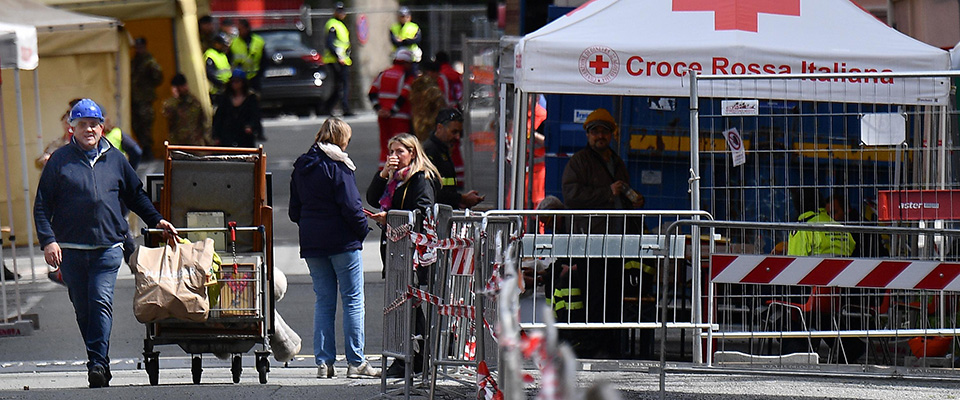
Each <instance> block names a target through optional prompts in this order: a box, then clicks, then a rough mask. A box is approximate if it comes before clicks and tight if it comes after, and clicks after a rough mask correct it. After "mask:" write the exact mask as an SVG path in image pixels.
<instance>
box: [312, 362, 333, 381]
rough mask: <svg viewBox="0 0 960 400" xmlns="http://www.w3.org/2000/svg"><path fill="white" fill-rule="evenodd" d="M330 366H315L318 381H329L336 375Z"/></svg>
mask: <svg viewBox="0 0 960 400" xmlns="http://www.w3.org/2000/svg"><path fill="white" fill-rule="evenodd" d="M336 374H337V373H336V371H334V369H333V366H332V365H327V364H320V365H319V366H317V378H318V379H330V378H333V377H334V376H335V375H336Z"/></svg>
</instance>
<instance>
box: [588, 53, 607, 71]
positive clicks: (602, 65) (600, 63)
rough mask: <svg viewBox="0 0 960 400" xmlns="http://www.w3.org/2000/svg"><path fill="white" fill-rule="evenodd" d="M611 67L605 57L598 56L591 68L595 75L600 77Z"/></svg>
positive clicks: (592, 62)
mask: <svg viewBox="0 0 960 400" xmlns="http://www.w3.org/2000/svg"><path fill="white" fill-rule="evenodd" d="M609 66H610V63H608V62H606V61H604V59H603V56H601V55H599V54H597V57H596V58H594V59H593V61H590V68H593V71H594V73H595V74H597V75H600V74H602V73H603V70H605V69H607V67H609Z"/></svg>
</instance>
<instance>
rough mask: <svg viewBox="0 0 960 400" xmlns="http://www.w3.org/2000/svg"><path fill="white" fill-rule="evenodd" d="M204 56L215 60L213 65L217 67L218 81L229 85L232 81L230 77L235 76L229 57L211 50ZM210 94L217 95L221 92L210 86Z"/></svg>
mask: <svg viewBox="0 0 960 400" xmlns="http://www.w3.org/2000/svg"><path fill="white" fill-rule="evenodd" d="M203 56H204V57H205V59H206V58H209V59H211V60H213V65H215V66H217V80H218V81H220V82H223V83H227V82H228V81H229V80H230V76H231V75H233V71H231V70H230V60H229V59H227V55H226V54H223V53H221V52H219V51H217V49H214V48H209V49H207V51H205V52H204V53H203ZM210 93H213V94H217V93H220V90H219V89H218V88H217V87H216V86H213V85H210Z"/></svg>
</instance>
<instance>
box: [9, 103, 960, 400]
mask: <svg viewBox="0 0 960 400" xmlns="http://www.w3.org/2000/svg"><path fill="white" fill-rule="evenodd" d="M347 121H348V122H349V123H350V124H351V125H352V126H353V129H354V133H353V140H352V142H351V145H350V147H349V148H348V149H347V150H348V151H349V152H350V154H351V157H352V158H353V159H354V160H355V162H356V164H357V165H358V169H357V171H356V175H357V181H358V186H359V189H360V191H361V193H364V192H365V190H366V187H367V184H368V183H369V180H370V178H371V177H372V176H373V174H374V173H375V172H376V158H377V155H378V154H379V150H378V149H377V140H378V139H377V127H376V119H375V117H374V115H373V114H369V113H368V114H362V115H360V116H358V117H352V118H348V119H347ZM322 122H323V120H322V119H320V118H306V119H295V118H289V117H283V118H278V119H273V120H269V121H265V126H266V127H267V137H268V141H267V142H266V143H264V147H265V149H266V151H267V154H268V170H269V171H271V172H272V173H273V183H274V185H273V188H274V189H273V194H274V207H275V232H276V233H275V242H276V245H275V247H274V250H275V256H276V261H275V267H276V268H277V269H279V270H281V271H283V272H284V273H285V274H286V276H287V277H288V290H287V294H286V296H285V298H284V299H283V300H281V301H279V302H278V303H277V310H278V312H279V313H280V314H281V315H282V316H283V317H284V319H285V320H286V321H287V323H288V324H289V325H290V326H291V327H292V328H293V329H294V331H296V332H297V333H298V334H299V335H300V336H301V338H302V339H303V343H302V349H301V351H300V353H299V355H298V356H297V357H296V358H295V359H294V360H292V361H290V362H289V363H286V364H282V363H279V362H277V361H276V360H273V359H271V361H272V366H271V371H270V373H269V375H268V382H267V384H263V385H261V384H259V382H258V380H257V373H256V371H255V369H254V368H253V361H254V359H253V355H252V352H251V353H250V354H246V355H244V357H243V366H244V370H243V372H242V374H241V381H240V383H239V384H233V383H231V373H230V364H229V362H228V361H223V360H219V359H217V358H216V357H214V356H212V355H204V357H203V369H204V370H203V377H202V381H201V384H200V385H193V384H192V377H191V372H190V358H189V355H188V354H185V353H184V352H183V351H182V350H180V349H179V348H177V347H176V346H159V347H157V350H159V351H160V352H161V354H160V379H159V385H158V386H149V383H148V378H147V374H146V372H145V371H144V370H143V369H142V362H141V352H142V351H143V338H144V326H143V325H142V324H139V323H138V322H137V321H136V320H135V319H134V317H133V313H132V312H131V308H132V307H131V306H132V298H133V292H134V288H133V276H132V275H131V274H130V272H129V270H127V268H126V267H121V271H120V275H119V277H118V282H117V289H116V294H115V296H116V297H115V301H114V304H115V313H114V317H115V324H114V331H113V335H112V341H111V352H110V355H111V359H112V364H111V369H112V371H113V375H114V379H113V381H112V382H111V387H110V388H103V389H97V390H93V389H87V388H86V386H87V380H86V372H85V371H86V368H85V366H84V362H85V359H86V356H85V354H84V352H83V345H82V342H81V341H80V335H79V333H78V331H77V328H76V322H75V320H74V317H73V310H72V307H71V306H70V303H69V299H68V296H67V292H66V289H65V288H63V287H61V286H58V285H56V284H54V283H52V282H50V281H48V280H47V279H46V277H45V272H46V266H45V265H43V259H42V254H39V251H37V254H35V257H34V258H35V260H34V268H35V271H36V272H37V276H38V277H39V279H37V281H35V282H34V281H31V280H30V279H29V278H30V276H31V275H30V273H29V270H28V268H29V260H28V257H27V256H26V253H27V252H26V250H25V249H23V248H21V249H18V250H19V251H18V254H17V255H18V268H19V269H20V271H21V275H23V276H24V278H25V282H24V283H23V284H22V285H21V286H20V296H21V298H22V299H23V302H22V303H21V304H20V308H21V310H22V312H23V313H24V314H36V315H37V316H38V317H39V329H37V330H35V331H34V332H33V334H32V335H30V336H15V337H3V338H0V399H78V398H90V397H94V396H96V397H102V398H123V399H161V398H162V399H172V398H233V399H260V398H277V399H283V398H321V399H365V398H371V397H375V396H377V395H378V394H379V393H380V389H381V388H380V380H379V379H347V378H345V377H344V375H345V374H346V363H345V361H344V360H343V355H342V354H341V355H340V356H339V358H338V361H337V364H336V366H335V368H336V373H337V377H336V378H334V379H329V380H327V379H316V377H315V374H316V366H315V363H314V362H313V357H312V352H313V351H312V348H313V346H312V337H313V326H312V320H313V315H312V311H313V301H314V294H313V291H312V285H311V281H310V277H309V275H307V269H306V265H305V264H304V263H303V261H302V260H301V259H300V257H299V248H298V245H297V227H296V225H295V224H293V223H291V222H290V221H289V219H288V218H287V216H286V214H287V207H286V204H287V201H288V195H289V190H288V189H287V188H288V187H289V177H290V172H291V171H292V165H293V161H294V160H295V159H296V157H297V156H298V155H299V154H301V153H302V152H304V151H305V150H306V149H307V148H308V147H309V146H310V144H311V143H312V141H313V137H314V135H315V133H316V130H317V129H318V128H319V126H320V124H321V123H322ZM159 171H162V165H161V164H160V163H159V162H152V163H148V164H146V165H144V166H143V167H142V168H141V171H140V172H141V173H144V174H146V173H153V172H159ZM374 229H375V230H374V231H373V232H371V233H370V235H369V236H368V238H367V241H366V242H365V245H364V250H363V264H364V270H365V274H364V278H365V290H366V310H367V313H366V354H367V357H368V359H369V360H371V362H372V363H373V364H374V365H377V366H379V365H380V363H381V360H380V356H379V353H380V348H381V344H380V339H381V337H382V335H383V327H382V318H381V317H382V310H383V305H384V299H383V281H382V279H381V278H380V256H379V248H378V246H377V238H378V237H379V232H378V231H377V230H376V228H375V226H374ZM3 254H4V256H5V257H6V258H7V261H8V265H9V264H10V261H11V260H10V259H9V258H10V256H11V254H10V252H9V251H4V253H3ZM13 295H14V291H13V290H12V289H10V288H8V290H7V297H8V298H7V301H8V307H9V308H11V309H12V310H13V311H12V312H8V314H15V313H16V308H15V306H14V303H13V298H12V296H13ZM8 316H9V315H8ZM339 323H340V322H339V319H338V326H339ZM337 340H338V343H340V344H341V346H342V343H343V338H342V333H341V332H339V329H338V339H337ZM669 367H670V369H669V370H668V373H667V375H666V398H670V399H750V400H752V399H821V398H837V399H893V398H896V399H948V398H960V390H958V389H960V384H958V383H957V382H956V381H950V380H942V381H933V380H908V379H903V378H900V379H896V378H883V379H872V378H859V377H853V376H851V375H846V376H823V375H822V374H800V375H797V374H793V375H785V374H776V373H756V372H754V373H748V374H737V373H730V372H724V371H720V370H716V369H706V368H694V367H692V366H690V365H689V364H682V363H680V364H675V363H671V364H669ZM527 368H528V372H529V373H531V374H533V375H536V369H535V368H534V367H533V366H532V365H527ZM657 371H659V369H658V364H657V363H654V362H638V361H610V360H582V362H581V364H580V365H579V371H578V373H577V380H578V384H579V385H580V386H581V387H584V388H586V387H590V386H592V385H594V384H597V383H603V384H606V385H608V386H609V387H610V388H612V389H615V390H616V391H617V392H618V393H619V394H620V395H621V396H622V398H626V399H634V398H636V399H656V398H660V397H659V396H660V393H659V374H658V373H657ZM464 379H467V380H468V381H469V380H472V379H473V378H472V377H469V376H467V377H464ZM441 385H442V387H443V388H445V389H446V391H445V392H444V393H442V394H441V395H440V396H439V397H440V398H450V399H459V398H475V396H476V394H475V387H472V386H469V385H466V386H465V385H461V384H458V383H456V382H452V381H444V382H441ZM392 387H396V382H393V385H392ZM537 389H538V388H537V384H536V383H532V384H528V387H527V394H528V395H529V396H530V397H531V398H532V396H534V395H535V393H536V391H537ZM420 393H421V394H423V392H420Z"/></svg>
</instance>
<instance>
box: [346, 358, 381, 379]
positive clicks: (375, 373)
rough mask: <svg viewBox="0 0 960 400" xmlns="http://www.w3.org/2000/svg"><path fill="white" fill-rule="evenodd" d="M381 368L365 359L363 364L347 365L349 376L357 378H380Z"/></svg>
mask: <svg viewBox="0 0 960 400" xmlns="http://www.w3.org/2000/svg"><path fill="white" fill-rule="evenodd" d="M379 377H380V369H379V368H374V367H371V366H370V363H368V362H366V361H364V362H363V363H362V364H360V365H358V366H356V367H354V366H352V365H350V366H348V367H347V378H351V379H357V378H379Z"/></svg>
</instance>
